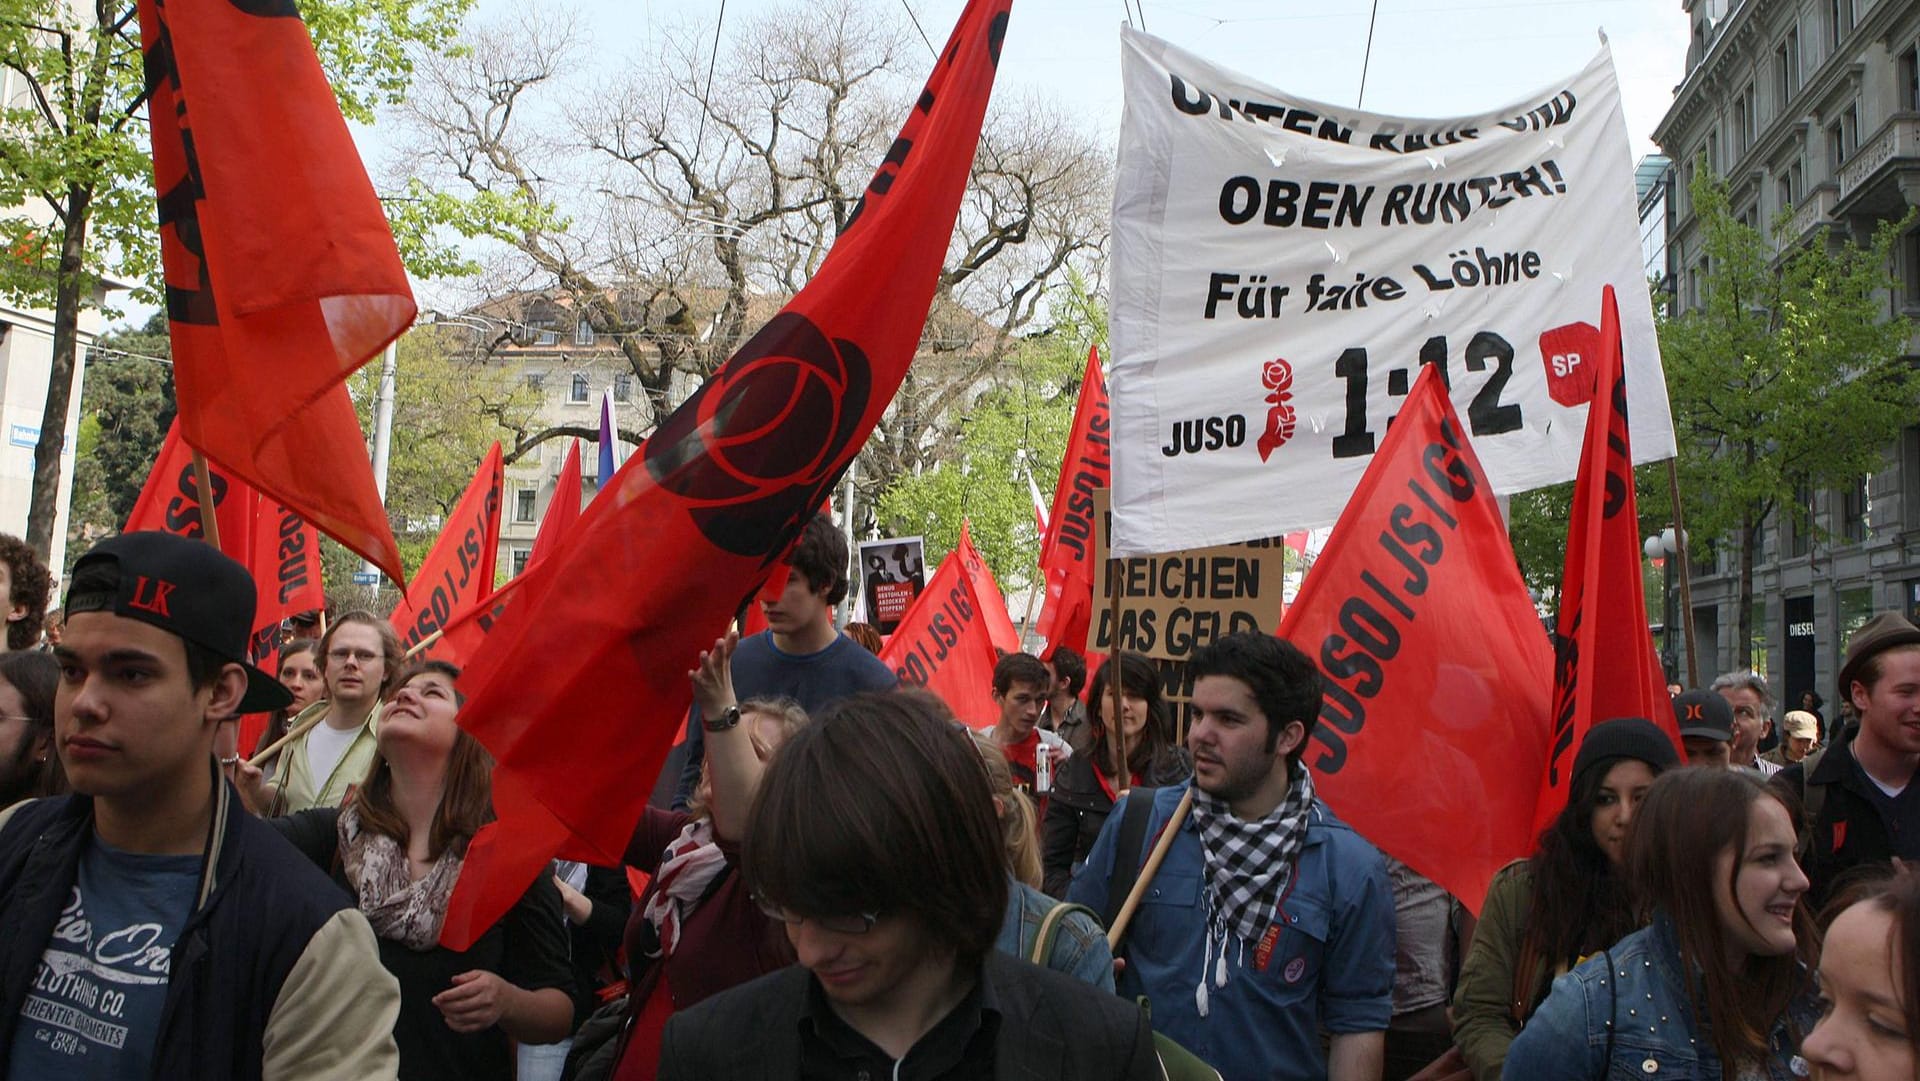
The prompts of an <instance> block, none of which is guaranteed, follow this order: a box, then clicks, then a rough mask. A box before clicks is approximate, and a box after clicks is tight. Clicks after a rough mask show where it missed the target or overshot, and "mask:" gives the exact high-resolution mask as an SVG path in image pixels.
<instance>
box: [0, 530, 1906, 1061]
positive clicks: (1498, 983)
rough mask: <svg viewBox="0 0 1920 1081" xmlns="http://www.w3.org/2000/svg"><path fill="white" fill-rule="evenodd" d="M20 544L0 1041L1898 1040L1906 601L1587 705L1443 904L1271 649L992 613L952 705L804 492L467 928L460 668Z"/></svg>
mask: <svg viewBox="0 0 1920 1081" xmlns="http://www.w3.org/2000/svg"><path fill="white" fill-rule="evenodd" d="M31 557H32V553H31V551H30V550H27V549H26V548H25V546H24V545H19V544H18V542H17V541H12V540H11V538H0V566H4V567H5V568H6V576H5V582H4V583H0V591H4V592H5V594H6V596H7V597H8V600H9V602H10V605H11V607H10V609H9V615H8V644H9V646H10V647H12V649H13V650H14V651H15V652H10V653H7V654H5V655H4V656H0V808H4V809H0V926H4V927H5V928H6V933H5V934H4V935H0V1019H4V1023H0V1063H4V1068H5V1077H6V1078H8V1079H12V1081H20V1079H39V1078H59V1079H62V1081H65V1079H69V1078H71V1079H75V1081H86V1079H93V1078H132V1077H157V1078H214V1079H227V1078H235V1079H239V1078H273V1079H280V1078H293V1079H299V1078H354V1079H359V1078H369V1079H373V1078H409V1079H411V1078H448V1079H453V1078H461V1079H466V1078H479V1079H486V1078H498V1079H502V1081H506V1079H519V1081H553V1079H557V1078H574V1079H581V1081H592V1079H614V1081H637V1079H647V1078H670V1079H696V1078H698V1079H706V1078H714V1079H720V1078H747V1077H764V1078H769V1079H771V1078H795V1079H800V1078H806V1079H813V1078H848V1079H861V1081H867V1079H871V1078H877V1077H880V1076H891V1077H896V1078H913V1079H936V1078H956V1079H957V1078H996V1077H997V1078H1003V1079H1005V1078H1021V1077H1028V1078H1035V1079H1040V1078H1047V1079H1053V1078H1070V1079H1077V1078H1088V1079H1096V1078H1098V1079H1107V1078H1161V1077H1171V1078H1185V1077H1196V1078H1201V1077H1220V1078H1225V1079H1227V1081H1253V1079H1302V1081H1304V1079H1332V1081H1383V1079H1395V1081H1406V1079H1410V1078H1412V1079H1418V1081H1466V1079H1467V1078H1472V1079H1474V1081H1497V1079H1499V1078H1502V1077H1506V1078H1510V1079H1512V1081H1534V1079H1547V1081H1553V1079H1559V1078H1567V1079H1575V1078H1578V1079H1592V1081H1600V1079H1603V1078H1619V1077H1626V1076H1633V1077H1640V1078H1649V1077H1651V1078H1659V1077H1670V1078H1698V1079H1711V1078H1727V1079H1728V1081H1735V1079H1739V1081H1754V1079H1762V1078H1764V1079H1768V1081H1786V1079H1789V1078H1797V1077H1817V1078H1824V1079H1858V1081H1894V1079H1899V1081H1916V1079H1920V937H1917V936H1920V871H1916V870H1914V869H1911V867H1910V865H1909V864H1910V861H1913V860H1915V859H1917V858H1920V785H1915V784H1914V783H1913V781H1914V774H1915V770H1916V768H1920V628H1916V627H1915V626H1914V625H1913V624H1912V623H1909V622H1908V621H1907V620H1906V619H1905V618H1903V617H1902V616H1900V615H1898V614H1895V613H1885V614H1882V615H1879V616H1877V617H1875V618H1874V619H1873V620H1871V621H1870V622H1869V623H1867V624H1866V625H1865V626H1864V627H1862V628H1860V630H1859V631H1858V632H1857V633H1856V634H1854V635H1853V637H1852V638H1851V640H1850V641H1849V642H1848V644H1847V649H1846V653H1845V657H1844V659H1843V663H1842V666H1841V670H1840V675H1839V683H1838V687H1837V688H1836V689H1837V690H1838V692H1839V699H1840V701H1841V702H1842V703H1843V704H1844V707H1845V708H1844V710H1841V711H1837V713H1836V716H1835V718H1834V720H1833V722H1831V723H1829V722H1828V720H1827V718H1826V715H1825V714H1824V713H1823V712H1821V710H1822V707H1823V706H1824V705H1825V702H1824V701H1823V700H1822V699H1821V698H1820V697H1819V696H1817V695H1811V694H1809V695H1806V696H1803V697H1802V700H1801V701H1800V702H1799V703H1798V705H1799V707H1800V708H1798V709H1793V710H1788V711H1786V712H1784V713H1783V714H1777V713H1776V710H1777V708H1778V704H1777V703H1776V702H1775V701H1774V699H1773V694H1772V691H1771V689H1770V687H1769V685H1768V683H1767V681H1766V680H1765V679H1764V678H1763V677H1761V676H1760V675H1758V674H1756V673H1753V672H1734V673H1728V674H1726V675H1723V676H1721V677H1720V678H1718V679H1716V680H1713V681H1712V682H1711V684H1710V685H1709V686H1708V687H1705V688H1701V689H1698V690H1687V689H1685V688H1681V687H1673V688H1671V690H1672V691H1673V692H1674V693H1673V695H1672V702H1671V707H1672V710H1673V719H1674V722H1675V727H1676V728H1677V730H1678V732H1679V734H1680V737H1681V743H1680V745H1679V746H1676V745H1675V744H1674V743H1673V742H1672V741H1671V740H1670V739H1669V737H1668V735H1667V734H1666V733H1667V729H1666V728H1665V726H1664V721H1665V718H1664V717H1661V718H1657V719H1658V720H1660V721H1661V722H1663V723H1662V724H1656V723H1654V722H1655V720H1656V718H1647V717H1621V718H1612V719H1606V720H1603V721H1601V722H1599V723H1596V724H1594V725H1592V726H1591V727H1590V728H1589V729H1588V730H1587V731H1586V733H1585V735H1584V737H1583V738H1582V739H1581V741H1580V743H1579V745H1578V747H1577V750H1576V752H1575V757H1574V759H1573V765H1572V774H1571V785H1570V796H1569V798H1568V801H1567V804H1566V806H1565V808H1564V810H1562V811H1561V812H1560V813H1559V814H1558V816H1557V817H1556V818H1554V819H1553V821H1552V823H1551V824H1550V825H1549V826H1548V827H1547V828H1546V829H1545V830H1544V831H1543V832H1542V833H1541V834H1540V836H1539V838H1538V841H1537V845H1536V847H1535V848H1534V850H1533V851H1532V852H1531V853H1529V854H1527V855H1525V856H1524V857H1523V858H1521V859H1518V860H1515V861H1514V862H1513V863H1512V864H1510V865H1508V866H1507V867H1506V868H1504V869H1503V870H1501V871H1500V872H1499V874H1498V875H1496V876H1495V877H1494V879H1493V881H1492V884H1491V886H1490V887H1489V888H1488V890H1487V892H1486V895H1485V897H1483V898H1479V897H1476V898H1457V897H1451V896H1449V895H1448V894H1447V893H1446V892H1445V890H1443V889H1442V888H1440V887H1439V886H1438V885H1436V884H1435V883H1434V882H1432V881H1430V880H1428V879H1427V878H1425V877H1423V876H1422V875H1421V874H1420V873H1419V872H1418V870H1416V869H1415V868H1414V867H1412V866H1409V865H1408V864H1407V863H1405V862H1402V861H1400V860H1396V859H1389V858H1387V857H1386V856H1385V855H1383V854H1382V853H1381V852H1380V851H1379V850H1377V849H1376V848H1375V847H1374V845H1373V844H1371V843H1370V842H1369V841H1368V840H1367V839H1366V838H1365V837H1363V836H1361V835H1360V834H1359V833H1357V832H1356V831H1355V830H1354V829H1352V828H1351V827H1350V826H1348V825H1347V824H1346V823H1344V822H1342V821H1341V819H1340V818H1339V817H1338V816H1337V815H1336V814H1335V813H1334V812H1333V810H1332V809H1331V808H1329V807H1328V806H1327V805H1326V804H1325V803H1323V802H1322V801H1321V800H1320V799H1319V797H1318V796H1317V795H1316V792H1315V787H1314V776H1313V774H1312V772H1310V771H1309V770H1308V769H1307V768H1306V766H1305V763H1304V757H1305V755H1306V752H1307V750H1308V747H1309V744H1310V742H1311V740H1312V737H1313V733H1314V729H1315V725H1316V724H1317V722H1318V719H1319V715H1320V711H1321V705H1322V689H1321V688H1322V679H1321V675H1320V672H1319V670H1318V669H1317V667H1316V666H1315V664H1314V662H1313V661H1312V660H1311V659H1310V658H1309V657H1308V656H1307V655H1305V654H1304V653H1302V652H1301V651H1300V650H1299V649H1297V648H1296V647H1294V646H1293V645H1292V644H1290V643H1288V642H1286V641H1284V640H1281V639H1278V638H1275V637H1272V636H1270V635H1263V634H1232V635H1226V636H1223V637H1220V638H1217V639H1215V640H1214V641H1212V642H1211V643H1209V644H1207V645H1205V646H1204V647H1202V648H1200V649H1199V650H1197V651H1196V652H1195V653H1194V655H1193V656H1192V658H1191V659H1190V661H1189V662H1188V664H1187V667H1186V673H1185V676H1186V680H1187V681H1188V682H1187V686H1189V687H1190V691H1189V692H1188V693H1189V697H1187V699H1186V700H1185V701H1184V702H1176V701H1173V700H1170V699H1169V698H1168V696H1167V689H1166V688H1165V687H1164V686H1163V683H1162V675H1161V670H1160V668H1159V667H1157V666H1156V665H1155V664H1154V663H1153V662H1151V661H1149V660H1147V659H1146V658H1144V657H1140V656H1137V655H1133V654H1124V653H1123V654H1119V655H1117V656H1112V657H1107V658H1100V659H1098V660H1097V663H1095V664H1093V665H1091V666H1090V665H1089V663H1088V661H1087V659H1086V658H1083V657H1081V656H1080V655H1079V654H1077V653H1075V652H1074V651H1072V650H1069V649H1065V648H1056V649H1054V650H1052V651H1051V652H1050V653H1049V654H1048V655H1047V656H1045V657H1044V658H1042V657H1037V656H1033V655H1029V654H1026V653H1011V654H1007V655H1004V656H1002V657H1001V658H1000V660H999V662H998V664H997V665H996V666H995V668H994V671H993V675H992V685H991V687H990V688H983V689H982V691H983V698H985V699H986V700H988V701H990V702H991V704H992V707H993V709H994V711H995V713H994V715H993V716H956V715H955V712H954V710H953V708H952V707H951V705H950V704H949V703H947V702H945V701H943V700H942V699H940V698H939V697H936V696H935V695H933V694H931V693H929V692H927V691H925V690H923V689H917V688H906V687H899V686H896V683H897V679H896V677H895V675H894V673H893V672H892V671H891V670H890V669H889V668H888V667H887V666H886V665H885V664H883V663H881V662H880V661H879V659H878V658H877V657H876V656H875V653H874V643H873V642H872V641H871V640H870V639H868V638H867V637H866V636H863V635H859V634H857V633H855V632H854V631H853V629H852V628H848V629H844V630H843V629H841V628H838V627H836V626H835V623H834V619H833V613H834V610H835V606H836V605H837V604H838V603H839V602H840V601H841V600H842V599H843V598H844V596H845V594H846V590H847V587H848V576H847V566H848V552H847V549H846V545H845V543H844V540H843V539H842V538H841V535H840V534H839V533H838V531H837V530H835V529H834V528H833V526H832V524H831V522H830V521H829V520H828V519H826V518H825V517H824V516H821V517H818V518H816V519H815V520H814V521H812V522H811V523H809V524H808V525H807V526H806V528H805V530H804V531H803V534H802V536H801V539H800V541H799V542H798V544H797V545H796V547H795V548H794V550H793V552H792V554H791V556H790V558H789V573H788V575H787V577H786V580H785V585H784V588H783V589H782V590H781V591H780V592H779V594H778V596H777V597H775V598H774V599H771V600H766V601H762V602H760V608H761V614H762V615H763V616H764V619H765V622H766V626H767V629H766V630H764V631H760V632H758V633H754V634H749V635H744V636H743V635H741V634H738V633H729V634H727V635H726V636H725V637H722V638H719V639H717V640H716V641H714V643H713V644H712V646H711V648H709V649H707V650H705V651H702V652H701V653H700V654H699V655H698V656H695V657H688V658H686V659H685V660H686V664H687V666H688V668H689V672H688V678H689V681H690V685H691V690H692V699H693V705H692V709H691V710H690V714H689V717H688V722H689V723H688V725H687V732H688V737H687V740H686V745H685V747H684V758H683V760H681V761H680V762H677V763H676V764H675V765H674V766H672V767H670V768H669V770H667V771H666V773H665V774H663V777H662V778H661V779H660V781H659V783H658V784H657V786H656V787H655V792H656V798H655V800H654V801H653V803H652V804H651V805H649V806H648V808H647V809H646V811H645V812H644V814H643V816H642V817H641V819H640V821H638V822H637V823H635V824H634V826H633V830H632V837H631V841H630V842H629V844H628V846H627V851H626V853H625V859H624V862H623V863H622V864H621V865H618V866H589V865H583V864H578V863H564V862H563V863H556V864H554V865H553V866H552V867H551V868H549V870H548V872H547V873H543V874H541V875H539V876H538V877H536V878H535V879H534V880H533V881H531V882H529V883H528V884H527V885H526V888H525V890H524V893H523V894H522V895H521V896H520V898H519V901H518V903H516V904H515V905H513V907H512V908H511V910H510V911H508V912H507V913H506V914H505V915H504V916H503V917H501V918H500V919H499V920H498V921H497V922H496V923H495V924H494V925H493V926H492V927H490V928H487V929H486V930H485V932H484V933H483V934H481V935H480V936H479V937H478V938H477V940H476V941H474V942H473V944H472V946H471V947H470V948H468V949H466V950H453V949H450V948H448V947H446V946H444V945H442V944H441V937H442V935H441V932H442V927H443V923H444V922H445V920H446V918H447V912H448V899H449V897H450V896H451V894H452V892H453V889H454V886H455V884H456V882H457V881H458V880H459V876H460V873H461V868H462V865H463V862H464V860H465V858H466V854H467V847H468V843H469V842H470V841H471V840H472V839H473V837H474V836H475V834H476V833H477V832H478V831H479V830H480V828H481V827H482V826H483V825H485V824H486V823H487V822H489V821H490V820H491V819H492V815H493V810H492V801H491V777H490V774H491V766H492V763H491V759H490V757H489V755H488V754H487V751H486V749H485V748H484V747H482V746H481V745H480V744H479V743H478V742H477V741H476V740H475V739H474V738H473V737H472V736H470V735H468V734H467V733H466V732H465V731H464V730H463V729H462V728H461V727H460V724H459V721H458V718H459V712H460V710H461V708H462V704H463V703H462V699H461V694H460V691H459V683H458V677H459V670H458V669H457V668H455V667H454V666H452V665H450V664H447V663H445V662H442V661H424V662H423V661H419V660H417V659H412V658H408V657H407V656H405V655H404V653H403V651H402V649H401V646H400V642H399V639H398V638H397V637H396V636H395V634H394V633H393V631H392V629H391V628H390V627H389V626H388V624H387V622H386V621H385V620H384V619H382V618H380V617H378V616H377V615H375V614H373V613H370V612H365V611H344V612H340V613H338V614H333V615H330V616H326V617H316V618H314V619H312V620H308V621H303V624H304V625H303V626H300V627H297V628H294V631H295V633H296V635H297V637H295V638H294V639H292V640H290V641H289V642H287V643H286V644H285V645H284V646H283V648H282V649H281V650H280V652H279V655H278V657H277V661H276V664H277V667H276V671H275V672H274V674H272V675H269V674H268V673H267V672H265V671H262V670H260V669H258V668H255V667H254V666H252V665H251V664H249V663H248V661H247V652H246V650H247V643H248V640H249V637H250V632H251V630H252V618H253V607H254V587H253V583H252V582H251V580H250V579H249V578H248V576H247V574H246V572H245V571H244V570H243V569H242V568H241V567H240V566H239V565H238V564H236V563H233V562H232V561H231V560H228V559H227V558H226V557H225V556H223V555H221V554H220V553H219V552H218V551H217V550H216V549H214V548H213V547H211V546H208V545H206V544H203V543H199V542H196V541H192V540H187V539H183V538H178V537H173V536H169V535H164V534H157V533H135V534H128V535H124V536H121V537H117V538H114V539H111V540H108V541H105V542H102V543H101V544H99V545H97V546H95V547H94V548H93V549H92V550H90V551H89V552H87V553H86V554H85V555H83V556H82V557H81V558H80V559H79V561H78V562H77V563H76V564H75V566H74V569H73V572H72V575H71V577H70V579H69V580H68V582H67V583H66V594H65V596H64V598H62V600H63V606H62V609H61V611H60V612H59V618H58V619H57V620H56V621H54V622H51V623H47V624H46V626H45V628H44V630H43V626H42V624H43V620H44V619H45V617H46V612H47V604H48V601H49V598H48V595H47V594H48V591H49V585H48V581H49V579H48V577H47V575H46V571H45V568H44V567H42V566H39V564H38V563H37V561H35V560H33V559H32V558H31ZM15 632H19V633H17V634H16V633H15ZM48 643H51V645H50V648H47V645H48ZM1090 667H1091V673H1090V672H1089V669H1090ZM1089 677H1090V678H1089ZM1436 708H1437V709H1443V708H1444V703H1436ZM242 716H251V717H256V718H264V719H265V723H264V727H263V729H262V730H261V734H260V735H259V736H258V737H257V738H256V737H254V736H253V735H252V734H251V732H249V734H248V736H247V737H246V740H245V742H246V743H247V744H248V746H246V747H244V748H243V747H241V746H240V745H239V744H240V742H241V741H240V739H239V737H238V736H237V734H236V733H237V719H238V718H240V717H242ZM636 783H638V784H642V785H653V784H654V779H653V778H642V779H637V780H636ZM1380 798H1382V799H1391V798H1393V797H1392V793H1384V792H1383V793H1381V794H1380ZM1401 855H1404V856H1408V857H1409V858H1411V859H1413V860H1414V862H1415V863H1418V862H1420V861H1419V860H1418V859H1417V858H1416V857H1417V854H1408V853H1402V854H1401ZM1473 912H1477V913H1478V918H1477V919H1476V918H1475V917H1474V916H1473V915H1472V913H1473Z"/></svg>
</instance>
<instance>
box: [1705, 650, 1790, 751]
mask: <svg viewBox="0 0 1920 1081" xmlns="http://www.w3.org/2000/svg"><path fill="white" fill-rule="evenodd" d="M1712 690H1714V691H1715V692H1717V693H1718V694H1719V695H1720V697H1722V698H1724V699H1726V700H1727V705H1728V706H1729V707H1730V708H1732V710H1733V745H1732V746H1731V747H1730V748H1729V749H1728V752H1727V759H1728V764H1729V765H1731V766H1732V767H1733V768H1734V769H1750V770H1754V771H1755V772H1757V773H1759V774H1760V776H1762V777H1771V776H1773V775H1774V774H1776V773H1778V772H1780V769H1781V767H1779V766H1777V765H1775V764H1774V763H1772V762H1769V761H1767V760H1766V759H1764V758H1761V757H1760V741H1761V740H1763V739H1765V738H1766V736H1767V733H1768V732H1769V731H1771V730H1772V729H1773V692H1772V691H1770V690H1768V689H1767V680H1766V677H1764V676H1762V675H1760V673H1758V672H1728V673H1727V674H1726V675H1723V676H1721V677H1720V678H1719V679H1716V680H1714V681H1713V687H1712Z"/></svg>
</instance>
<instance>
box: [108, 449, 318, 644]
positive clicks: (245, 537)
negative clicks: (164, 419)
mask: <svg viewBox="0 0 1920 1081" xmlns="http://www.w3.org/2000/svg"><path fill="white" fill-rule="evenodd" d="M209 465H210V466H211V470H210V472H211V473H212V476H211V478H210V480H211V488H212V492H213V512H214V514H215V516H216V517H217V519H218V524H219V527H220V550H221V551H223V552H225V553H226V554H227V555H229V556H232V557H233V558H234V559H236V560H238V561H239V562H241V563H249V562H251V556H252V550H253V549H252V542H253V514H254V504H255V502H256V494H255V492H254V490H253V488H252V487H251V486H250V485H248V484H247V482H246V481H243V480H239V479H237V478H235V477H234V476H232V475H231V474H230V473H228V472H227V471H226V470H225V469H222V468H220V467H219V466H218V465H213V464H212V463H209ZM142 530H157V531H159V532H162V533H172V534H174V535H176V536H181V537H190V538H192V539H194V540H199V539H200V538H202V537H204V536H206V527H205V525H204V524H203V523H202V522H201V519H200V489H199V487H198V481H197V480H196V478H195V474H194V467H193V448H192V447H189V446H187V444H186V443H185V442H183V441H182V440H181V439H180V418H178V417H175V418H174V421H173V423H172V424H171V425H169V426H168V428H167V437H166V439H165V440H164V441H162V442H161V444H160V454H159V456H157V457H156V458H154V460H153V469H152V471H151V472H149V473H148V474H147V482H146V484H144V485H142V486H141V488H140V497H139V498H138V499H136V500H134V502H133V510H132V511H131V512H129V513H128V515H127V524H126V525H124V526H122V527H121V529H120V531H121V532H122V533H137V532H140V531H142ZM315 607H318V606H317V605H316V606H315Z"/></svg>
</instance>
